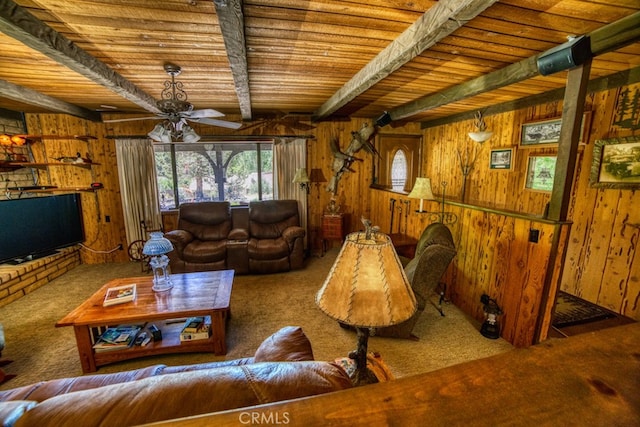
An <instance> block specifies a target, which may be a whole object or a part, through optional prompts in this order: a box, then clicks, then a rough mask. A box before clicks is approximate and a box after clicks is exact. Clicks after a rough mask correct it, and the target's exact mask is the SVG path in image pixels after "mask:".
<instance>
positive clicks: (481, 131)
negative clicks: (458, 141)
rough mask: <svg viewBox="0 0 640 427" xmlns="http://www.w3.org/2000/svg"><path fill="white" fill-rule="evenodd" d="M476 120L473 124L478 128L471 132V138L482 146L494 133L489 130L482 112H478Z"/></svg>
mask: <svg viewBox="0 0 640 427" xmlns="http://www.w3.org/2000/svg"><path fill="white" fill-rule="evenodd" d="M475 117H476V119H475V120H474V122H473V125H474V126H475V127H476V130H475V132H469V138H471V139H473V140H474V141H475V142H479V143H480V144H482V143H484V142H485V141H486V140H488V139H489V138H491V135H493V132H491V131H489V130H487V124H486V123H485V121H484V118H483V117H482V112H480V111H478V112H477V113H476V115H475Z"/></svg>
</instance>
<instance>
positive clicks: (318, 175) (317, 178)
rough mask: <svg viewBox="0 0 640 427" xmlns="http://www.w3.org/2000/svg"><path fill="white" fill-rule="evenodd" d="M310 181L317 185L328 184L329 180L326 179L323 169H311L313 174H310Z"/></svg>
mask: <svg viewBox="0 0 640 427" xmlns="http://www.w3.org/2000/svg"><path fill="white" fill-rule="evenodd" d="M309 180H310V181H311V182H315V183H320V182H327V178H325V177H324V173H323V172H322V169H319V168H314V169H311V174H309Z"/></svg>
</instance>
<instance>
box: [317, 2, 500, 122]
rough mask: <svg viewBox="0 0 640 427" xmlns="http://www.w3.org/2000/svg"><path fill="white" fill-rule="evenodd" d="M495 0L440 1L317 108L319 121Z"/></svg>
mask: <svg viewBox="0 0 640 427" xmlns="http://www.w3.org/2000/svg"><path fill="white" fill-rule="evenodd" d="M496 1H497V0H440V1H439V2H438V3H437V4H435V5H434V6H433V7H431V8H430V9H429V10H428V11H426V12H425V13H424V14H423V15H422V16H421V17H420V19H418V20H417V21H416V22H414V23H413V24H412V25H411V26H410V27H409V28H407V29H406V30H405V31H404V32H403V33H402V34H400V36H398V38H397V39H395V40H394V41H392V42H391V43H390V44H389V45H388V46H387V47H386V48H384V49H383V50H382V51H381V52H380V53H379V54H378V55H377V56H376V57H375V58H374V59H373V60H371V62H369V63H368V64H367V65H365V66H364V67H363V68H362V69H361V70H360V71H358V72H357V73H356V74H355V75H354V76H353V77H352V78H351V80H349V81H348V82H347V83H345V84H344V86H342V87H341V88H340V89H338V91H337V92H336V93H334V94H333V95H332V96H331V98H329V99H328V100H327V101H326V102H325V103H324V104H323V105H321V106H320V108H318V110H316V111H315V113H314V114H313V117H312V120H313V121H319V120H322V119H324V118H326V117H328V116H329V115H331V114H332V113H334V112H335V111H337V110H338V109H339V108H340V107H342V106H344V105H345V104H347V103H348V102H349V101H351V100H352V99H354V98H355V97H356V96H358V95H360V94H362V93H363V92H365V91H366V90H367V89H369V88H371V87H372V86H373V85H374V84H376V83H378V82H379V81H381V80H382V79H384V78H385V77H387V76H388V75H389V74H391V73H393V72H394V71H395V70H397V69H398V68H400V67H401V66H402V65H404V64H406V63H407V62H409V61H410V60H412V59H413V58H415V57H416V56H418V55H420V54H421V53H422V52H423V51H424V50H425V49H428V48H430V47H431V46H433V45H434V44H436V43H437V42H439V41H440V40H442V39H444V38H445V37H446V36H448V35H449V34H451V33H453V32H454V31H455V30H457V29H458V28H460V27H461V26H462V25H464V24H465V23H467V22H468V21H470V20H471V19H473V18H475V17H476V16H477V15H479V14H480V13H482V12H483V11H484V10H485V9H487V8H488V7H489V6H491V5H492V4H494V3H495V2H496Z"/></svg>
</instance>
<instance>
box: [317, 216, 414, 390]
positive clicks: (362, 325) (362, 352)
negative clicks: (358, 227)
mask: <svg viewBox="0 0 640 427" xmlns="http://www.w3.org/2000/svg"><path fill="white" fill-rule="evenodd" d="M316 304H317V305H318V307H320V310H322V311H323V312H324V313H325V314H326V315H327V316H329V317H331V318H333V319H335V320H337V321H338V322H341V323H343V324H346V325H349V326H353V327H355V329H356V332H357V336H358V347H357V349H356V350H355V351H354V352H352V353H351V354H349V357H350V358H351V359H353V360H354V361H355V365H356V370H355V373H354V375H353V377H352V380H353V383H354V384H355V385H364V384H370V383H374V382H377V379H376V377H375V375H374V374H373V373H372V372H371V371H370V370H369V369H368V368H367V345H368V340H369V329H370V328H379V327H383V326H390V325H395V324H398V323H401V322H403V321H405V320H407V319H408V318H410V317H411V316H413V314H414V313H415V311H416V299H415V296H414V294H413V291H412V289H411V285H410V284H409V281H408V280H407V277H406V275H405V273H404V270H403V268H402V264H401V263H400V260H399V259H398V255H397V254H396V251H395V249H394V248H393V245H392V243H391V239H390V238H389V236H387V235H385V234H382V233H379V232H376V231H373V230H372V228H370V227H367V230H366V231H364V232H355V233H351V234H349V235H348V236H347V237H346V239H345V243H344V245H343V246H342V248H341V249H340V253H339V254H338V257H337V258H336V260H335V262H334V264H333V267H332V268H331V270H330V271H329V275H328V276H327V278H326V279H325V281H324V284H323V285H322V288H320V290H319V291H318V293H317V295H316Z"/></svg>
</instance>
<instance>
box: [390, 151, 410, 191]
mask: <svg viewBox="0 0 640 427" xmlns="http://www.w3.org/2000/svg"><path fill="white" fill-rule="evenodd" d="M406 183H407V156H406V155H405V154H404V151H403V150H401V149H400V150H398V151H396V154H394V155H393V161H392V162H391V188H392V189H393V190H396V191H403V190H404V186H405V184H406Z"/></svg>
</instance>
